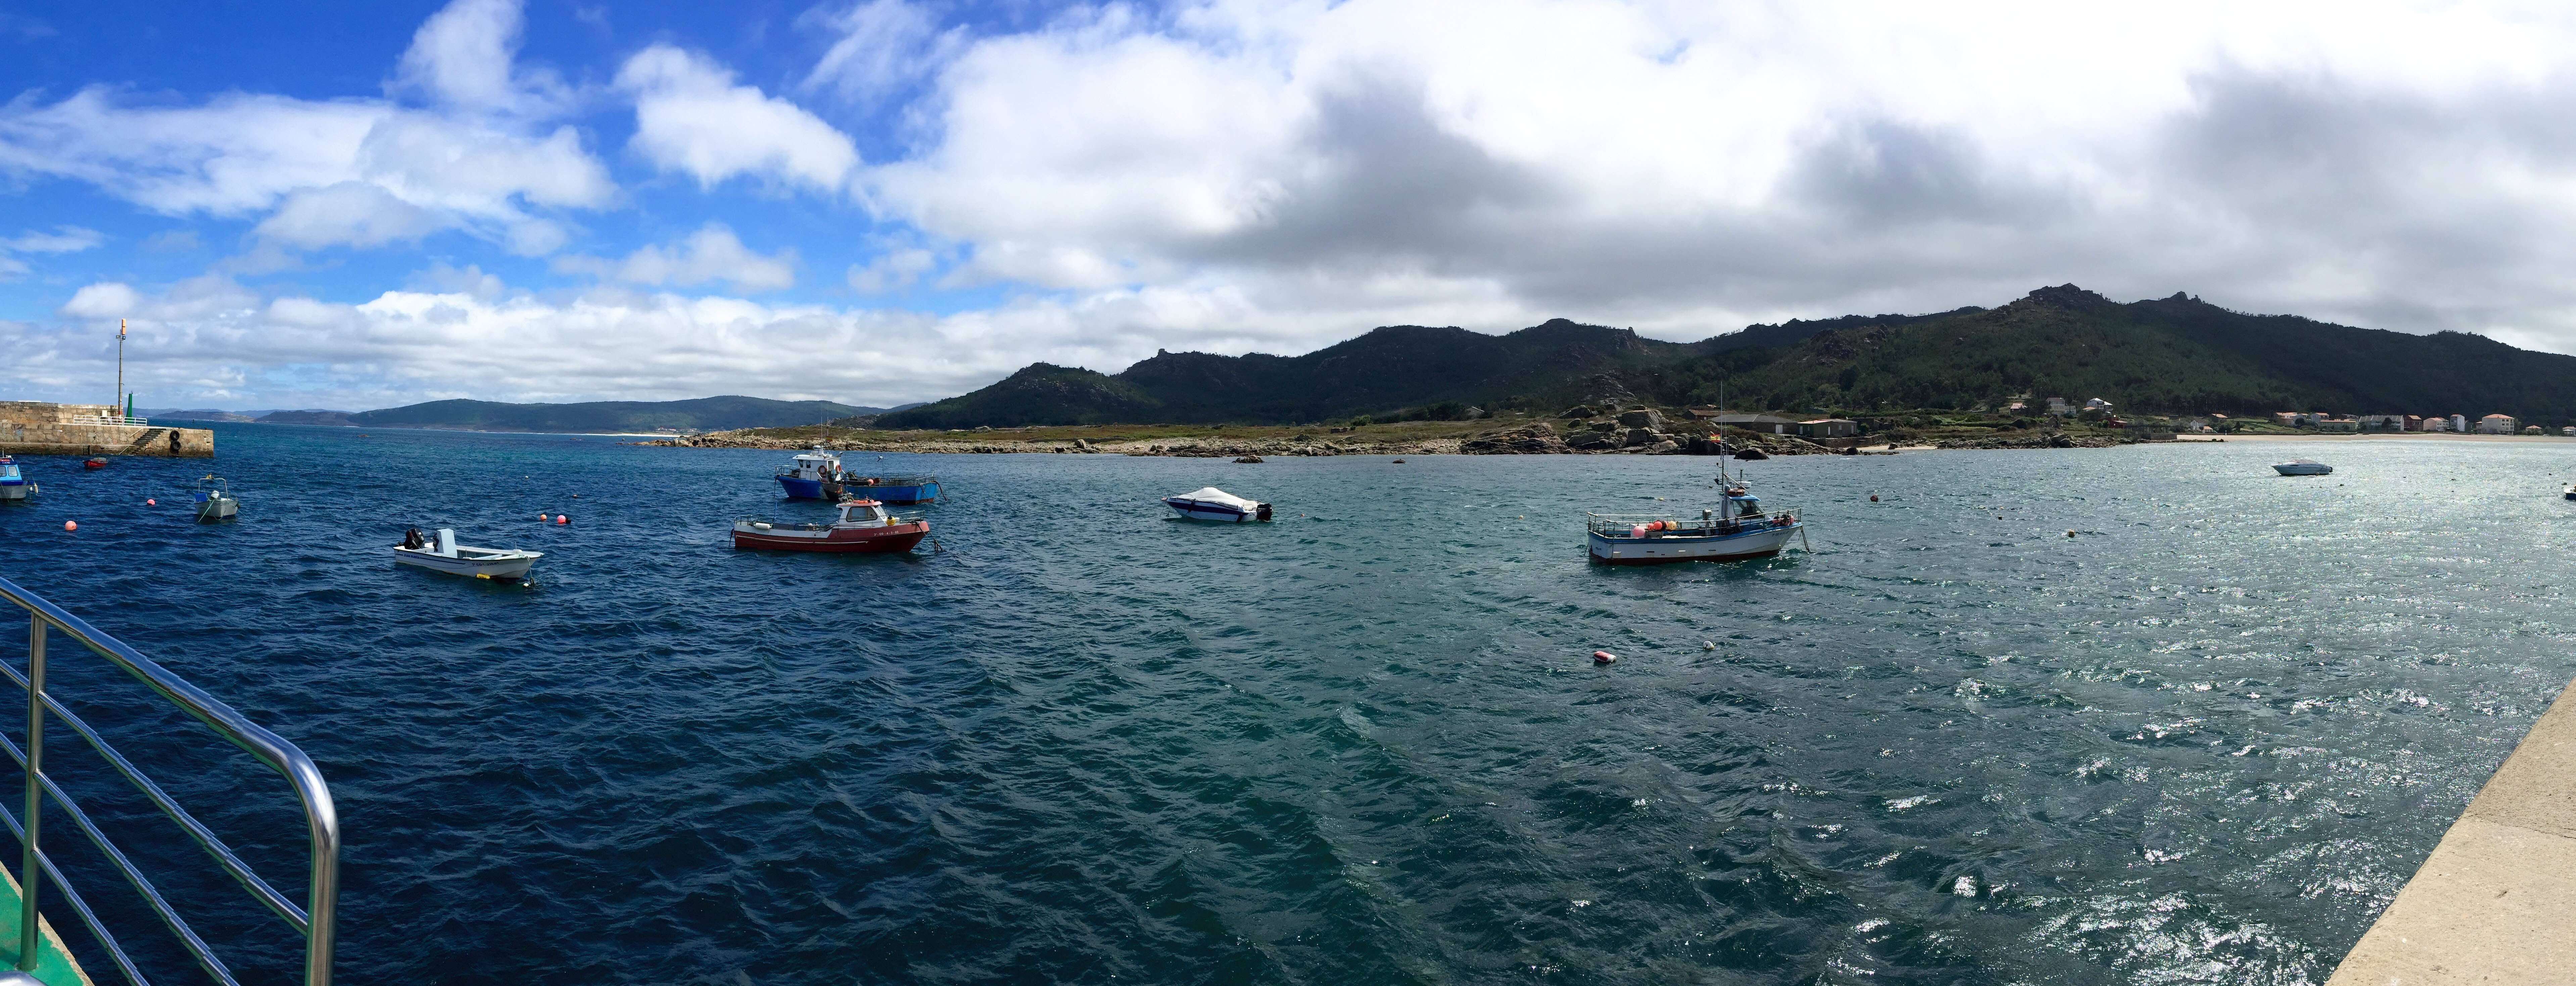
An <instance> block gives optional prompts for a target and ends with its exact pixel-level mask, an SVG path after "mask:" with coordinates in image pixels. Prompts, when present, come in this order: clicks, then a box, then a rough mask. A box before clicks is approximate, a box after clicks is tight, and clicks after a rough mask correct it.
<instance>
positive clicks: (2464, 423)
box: [2451, 414, 2469, 432]
mask: <svg viewBox="0 0 2576 986" xmlns="http://www.w3.org/2000/svg"><path fill="white" fill-rule="evenodd" d="M2451 430H2452V431H2459V432H2465V431H2468V430H2469V416H2468V415H2465V414H2454V415H2451Z"/></svg>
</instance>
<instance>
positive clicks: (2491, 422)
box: [2478, 414, 2514, 435]
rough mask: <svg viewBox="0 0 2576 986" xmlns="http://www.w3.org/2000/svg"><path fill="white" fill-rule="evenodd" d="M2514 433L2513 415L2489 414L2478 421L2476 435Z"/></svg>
mask: <svg viewBox="0 0 2576 986" xmlns="http://www.w3.org/2000/svg"><path fill="white" fill-rule="evenodd" d="M2513 432H2514V421H2513V415H2510V414H2490V415H2487V416H2486V417H2483V418H2479V419H2478V434H2481V435H2510V434H2513Z"/></svg>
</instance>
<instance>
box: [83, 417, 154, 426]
mask: <svg viewBox="0 0 2576 986" xmlns="http://www.w3.org/2000/svg"><path fill="white" fill-rule="evenodd" d="M72 423H73V424H76V425H149V424H151V423H152V419H150V418H129V417H126V416H124V415H121V414H102V415H99V416H98V417H95V418H74V419H72Z"/></svg>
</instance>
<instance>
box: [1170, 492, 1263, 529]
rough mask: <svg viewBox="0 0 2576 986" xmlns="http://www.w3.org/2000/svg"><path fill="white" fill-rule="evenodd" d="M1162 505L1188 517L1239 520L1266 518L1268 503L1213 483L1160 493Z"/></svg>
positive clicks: (1226, 521) (1234, 522) (1224, 520)
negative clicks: (1227, 490) (1192, 488)
mask: <svg viewBox="0 0 2576 986" xmlns="http://www.w3.org/2000/svg"><path fill="white" fill-rule="evenodd" d="M1163 505H1164V506H1167V507H1170V508H1172V512H1173V513H1176V514H1179V515H1181V516H1182V517H1185V518H1188V519H1190V520H1213V521H1221V522H1225V523H1233V524H1240V523H1242V522H1244V521H1247V520H1269V519H1270V505H1269V504H1267V503H1263V502H1261V501H1259V500H1246V499H1244V498H1242V497H1239V496H1236V495H1234V494H1232V493H1228V492H1226V491H1224V490H1221V489H1217V488H1216V487H1213V486H1202V487H1199V488H1198V489H1195V490H1192V491H1190V492H1187V493H1183V494H1181V495H1179V496H1167V497H1164V498H1163Z"/></svg>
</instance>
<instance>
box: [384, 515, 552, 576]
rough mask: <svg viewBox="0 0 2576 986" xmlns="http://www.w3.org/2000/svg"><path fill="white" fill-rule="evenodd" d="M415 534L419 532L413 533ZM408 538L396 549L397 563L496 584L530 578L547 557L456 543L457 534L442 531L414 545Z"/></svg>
mask: <svg viewBox="0 0 2576 986" xmlns="http://www.w3.org/2000/svg"><path fill="white" fill-rule="evenodd" d="M412 533H413V534H417V533H419V532H418V531H413V532H412ZM412 541H413V539H412V538H411V537H408V536H407V537H405V538H404V539H403V542H404V543H402V544H397V545H395V546H394V560H395V561H397V562H401V563H402V564H405V565H416V566H419V567H421V568H426V569H429V570H431V571H434V572H445V573H447V574H449V575H469V576H472V577H474V578H478V579H491V580H494V581H496V582H512V581H517V580H519V579H524V578H527V577H528V567H529V566H531V565H535V564H536V563H537V559H539V558H543V557H545V556H546V553H545V552H542V551H519V550H515V549H510V548H474V547H467V546H465V545H461V544H458V543H456V531H455V530H453V529H451V528H445V527H442V528H439V529H438V536H437V537H436V538H434V539H429V540H425V541H423V542H421V543H420V544H418V545H416V546H415V545H414V544H413V543H412Z"/></svg>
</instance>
